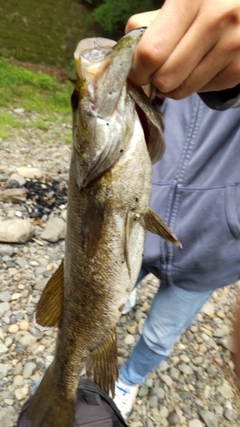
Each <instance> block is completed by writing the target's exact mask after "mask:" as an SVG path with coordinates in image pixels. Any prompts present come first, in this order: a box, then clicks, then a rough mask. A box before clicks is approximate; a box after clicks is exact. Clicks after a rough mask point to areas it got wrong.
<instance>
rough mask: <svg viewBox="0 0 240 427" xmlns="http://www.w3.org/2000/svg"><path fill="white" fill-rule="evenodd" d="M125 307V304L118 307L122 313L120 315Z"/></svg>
mask: <svg viewBox="0 0 240 427" xmlns="http://www.w3.org/2000/svg"><path fill="white" fill-rule="evenodd" d="M124 307H125V304H122V305H120V307H118V311H120V313H122V311H123V309H124Z"/></svg>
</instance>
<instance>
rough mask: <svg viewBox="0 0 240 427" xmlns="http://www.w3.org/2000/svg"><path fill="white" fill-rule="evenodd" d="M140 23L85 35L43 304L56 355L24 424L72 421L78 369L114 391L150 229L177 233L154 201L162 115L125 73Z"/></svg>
mask: <svg viewBox="0 0 240 427" xmlns="http://www.w3.org/2000/svg"><path fill="white" fill-rule="evenodd" d="M142 33H143V30H142V29H138V30H134V31H132V32H131V33H129V34H127V35H126V36H124V37H123V38H122V39H121V40H120V41H119V42H118V43H116V44H115V42H113V41H111V40H108V39H101V38H93V39H86V40H83V41H81V42H80V43H79V44H78V46H77V49H76V52H75V54H74V57H75V61H76V67H77V81H76V84H75V88H74V91H73V94H72V98H71V103H72V111H73V149H72V157H71V165H70V172H69V194H68V206H67V212H68V213H67V235H66V246H65V257H64V261H62V263H61V264H60V267H59V268H58V270H57V271H56V272H55V273H54V275H53V276H52V277H51V279H50V280H49V282H48V284H47V286H46V288H45V289H44V291H43V294H42V296H41V299H40V301H39V303H38V306H37V312H36V320H37V322H38V323H39V324H40V325H42V326H49V327H51V326H58V336H57V342H56V350H55V356H54V360H53V362H52V364H51V365H50V367H49V368H48V369H47V371H46V373H45V375H44V377H43V379H42V381H41V383H40V385H39V387H38V389H37V391H36V393H35V394H34V395H33V396H32V397H31V400H30V402H29V406H28V408H27V410H26V412H25V415H24V417H25V420H26V427H73V426H74V407H75V398H76V389H77V385H78V380H79V376H80V372H81V370H82V369H83V367H84V366H85V364H86V366H87V372H88V374H89V375H91V374H92V375H93V377H94V380H95V382H96V383H97V384H98V385H99V386H100V387H101V388H102V389H103V390H105V391H106V392H111V394H112V395H114V383H115V381H116V380H117V375H118V367H117V348H116V333H115V328H116V324H117V321H118V319H119V317H120V315H121V312H122V310H123V307H124V305H125V303H126V301H127V299H128V296H129V293H130V292H131V290H132V288H133V286H134V283H135V281H136V279H137V276H138V273H139V270H140V267H141V262H142V253H143V246H144V238H145V232H146V230H149V231H151V232H153V233H157V234H159V235H160V236H162V237H163V238H164V239H165V240H166V241H167V242H172V243H174V244H176V245H179V246H180V242H179V241H178V240H177V238H176V237H175V236H174V235H173V234H172V232H171V231H170V230H169V229H168V227H167V226H166V225H165V224H164V223H163V221H162V220H161V219H160V218H159V217H158V216H157V214H156V213H155V212H153V211H152V210H151V209H150V208H149V206H148V205H149V199H150V193H151V184H152V174H151V164H152V163H153V162H155V161H157V160H158V159H159V158H160V157H161V156H162V155H163V152H164V141H163V123H162V118H161V116H160V114H159V112H158V109H157V108H155V107H154V106H153V105H152V104H151V102H150V101H149V99H148V97H147V96H146V95H145V94H144V92H143V91H142V90H141V88H137V87H135V86H134V85H133V84H132V83H131V82H130V81H129V80H128V79H127V77H128V73H129V71H130V69H131V66H132V62H133V57H134V52H135V48H136V45H137V43H138V41H139V39H140V37H141V35H142Z"/></svg>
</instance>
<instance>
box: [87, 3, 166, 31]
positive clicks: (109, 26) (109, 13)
mask: <svg viewBox="0 0 240 427" xmlns="http://www.w3.org/2000/svg"><path fill="white" fill-rule="evenodd" d="M79 1H80V3H85V4H86V3H87V4H90V5H91V6H92V8H93V10H92V12H91V13H90V18H91V19H92V20H94V21H95V22H96V23H97V24H99V25H100V27H101V28H103V30H105V31H106V32H107V33H110V34H112V33H117V32H122V33H123V31H124V26H125V24H126V22H127V20H128V18H129V17H130V16H131V15H133V14H135V13H140V12H145V11H148V10H154V9H158V8H160V7H161V5H162V4H163V1H164V0H162V1H161V0H160V1H157V0H135V1H134V2H131V1H129V0H121V1H119V0H79Z"/></svg>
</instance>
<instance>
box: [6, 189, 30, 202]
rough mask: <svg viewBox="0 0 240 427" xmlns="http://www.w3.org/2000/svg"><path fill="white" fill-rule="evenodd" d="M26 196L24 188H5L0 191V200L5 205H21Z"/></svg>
mask: <svg viewBox="0 0 240 427" xmlns="http://www.w3.org/2000/svg"><path fill="white" fill-rule="evenodd" d="M26 196H27V190H26V188H7V189H6V190H2V191H0V200H2V201H3V202H6V203H16V204H20V203H23V202H25V201H26Z"/></svg>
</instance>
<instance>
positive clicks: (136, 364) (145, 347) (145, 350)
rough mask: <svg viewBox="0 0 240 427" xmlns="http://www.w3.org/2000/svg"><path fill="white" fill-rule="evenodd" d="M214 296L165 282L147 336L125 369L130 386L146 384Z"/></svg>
mask: <svg viewBox="0 0 240 427" xmlns="http://www.w3.org/2000/svg"><path fill="white" fill-rule="evenodd" d="M211 294H212V291H209V290H208V291H207V292H195V291H194V292H192V291H186V290H185V289H181V288H179V287H177V286H175V285H170V286H166V285H165V284H164V283H161V285H160V287H159V289H158V291H157V293H156V295H155V297H154V299H153V302H152V306H151V309H150V311H149V314H148V317H147V319H146V322H145V325H144V328H143V334H142V336H141V338H140V339H139V341H138V343H137V344H136V346H135V348H134V350H133V352H132V354H131V356H130V357H129V359H128V360H127V361H126V362H125V363H124V364H123V365H122V367H121V370H120V375H119V377H120V379H121V380H122V381H123V382H124V383H125V384H128V385H133V384H142V383H143V382H144V381H145V379H146V377H147V376H148V375H149V374H150V372H152V371H153V370H154V369H155V368H156V367H157V366H158V365H159V363H160V362H162V360H164V359H165V358H166V357H167V356H168V355H169V354H170V353H171V350H172V347H173V345H174V344H175V342H176V340H177V338H178V337H179V335H180V334H181V333H182V332H183V331H184V330H185V329H186V328H187V327H188V326H189V325H190V324H191V323H192V322H193V320H194V318H195V317H196V315H197V313H198V312H199V311H200V309H201V308H202V306H203V305H204V304H205V302H206V301H207V300H208V299H209V298H210V296H211Z"/></svg>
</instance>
